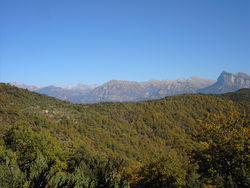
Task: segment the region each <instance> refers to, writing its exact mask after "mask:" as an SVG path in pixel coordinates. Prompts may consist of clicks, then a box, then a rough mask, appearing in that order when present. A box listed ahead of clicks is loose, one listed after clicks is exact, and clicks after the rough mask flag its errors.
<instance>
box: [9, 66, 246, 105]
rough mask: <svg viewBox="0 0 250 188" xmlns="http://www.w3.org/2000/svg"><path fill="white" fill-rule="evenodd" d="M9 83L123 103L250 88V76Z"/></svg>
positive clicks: (60, 95) (80, 98)
mask: <svg viewBox="0 0 250 188" xmlns="http://www.w3.org/2000/svg"><path fill="white" fill-rule="evenodd" d="M11 85H14V86H16V87H20V88H25V89H29V90H31V91H35V92H38V93H41V94H46V95H49V96H52V97H55V98H58V99H61V100H68V101H71V102H73V103H94V102H106V101H119V102H123V101H139V100H149V99H159V98H163V97H165V96H170V95H177V94H183V93H197V92H199V93H226V92H231V91H236V90H239V89H241V88H249V87H250V76H249V75H247V74H245V73H237V74H232V73H228V72H226V71H223V72H222V73H221V74H220V76H219V78H218V79H217V81H214V80H208V79H203V78H198V77H191V78H189V79H184V78H180V79H177V80H154V79H151V80H148V81H145V82H131V81H122V80H111V81H109V82H107V83H105V84H103V85H100V86H97V85H85V84H77V85H74V86H71V87H68V88H61V87H55V86H47V87H37V86H29V85H25V84H22V83H18V82H13V83H11Z"/></svg>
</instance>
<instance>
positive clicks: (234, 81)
mask: <svg viewBox="0 0 250 188" xmlns="http://www.w3.org/2000/svg"><path fill="white" fill-rule="evenodd" d="M241 88H250V76H249V75H247V74H245V73H242V72H240V73H236V74H232V73H229V72H226V71H223V72H222V73H221V74H220V76H219V78H218V79H217V82H215V83H214V84H213V85H211V86H208V87H206V88H203V89H200V90H198V92H200V93H227V92H232V91H236V90H239V89H241Z"/></svg>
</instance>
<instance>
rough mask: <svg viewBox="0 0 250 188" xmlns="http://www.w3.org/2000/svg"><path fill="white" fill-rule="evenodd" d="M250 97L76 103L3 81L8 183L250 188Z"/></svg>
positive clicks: (1, 139)
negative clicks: (235, 186)
mask: <svg viewBox="0 0 250 188" xmlns="http://www.w3.org/2000/svg"><path fill="white" fill-rule="evenodd" d="M249 95H250V89H242V90H240V91H237V92H233V93H228V94H222V95H214V94H209V95H208V94H183V95H177V96H171V97H165V98H163V99H158V100H150V101H140V102H123V103H121V102H106V103H95V104H72V103H70V102H67V101H61V100H58V99H55V98H52V97H48V96H46V95H42V94H38V93H34V92H30V91H28V90H25V89H19V88H16V87H13V86H10V85H8V84H3V83H1V84H0V130H1V131H0V132H1V133H0V146H1V147H0V165H1V166H0V180H1V181H0V182H2V184H1V186H2V187H4V186H6V187H8V186H9V185H10V184H11V185H12V186H16V185H19V186H20V185H26V186H30V187H39V186H40V187H45V186H47V187H49V186H52V187H75V186H76V187H77V186H80V187H194V186H205V185H214V186H223V187H228V186H229V185H237V186H239V187H247V186H248V185H249V179H248V178H249V176H248V175H247V174H249V173H247V172H249V166H248V164H249V163H248V162H249V157H248V156H249V148H248V147H249V117H250V114H249V109H250V103H249ZM220 159H223V160H224V159H226V160H228V164H231V162H233V166H232V165H228V164H227V163H226V164H224V163H223V161H221V160H220ZM7 161H10V162H7ZM209 161H210V162H209ZM11 169H12V170H11ZM13 169H14V170H13ZM228 169H230V170H229V171H228ZM211 172H213V173H211ZM191 174H192V175H191ZM239 175H240V176H239ZM229 180H230V181H229Z"/></svg>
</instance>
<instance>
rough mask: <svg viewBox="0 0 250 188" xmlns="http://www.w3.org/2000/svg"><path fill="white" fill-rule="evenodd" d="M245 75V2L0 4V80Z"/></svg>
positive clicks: (248, 56) (12, 0) (248, 7)
mask: <svg viewBox="0 0 250 188" xmlns="http://www.w3.org/2000/svg"><path fill="white" fill-rule="evenodd" d="M223 70H227V71H228V72H232V73H235V72H245V73H247V74H250V1H249V0H188V1H187V0H35V1H34V0H29V1H28V0H22V1H20V0H1V1H0V82H12V81H19V82H22V83H25V84H32V85H39V86H45V85H57V86H62V87H66V86H68V85H72V84H76V83H85V84H102V83H104V82H106V81H108V80H133V81H145V80H148V79H152V78H154V79H159V80H163V79H177V78H180V77H182V78H188V77H191V76H198V77H203V78H209V79H217V77H218V76H219V74H220V73H221V72H222V71H223Z"/></svg>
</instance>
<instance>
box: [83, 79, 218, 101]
mask: <svg viewBox="0 0 250 188" xmlns="http://www.w3.org/2000/svg"><path fill="white" fill-rule="evenodd" d="M214 82H215V81H213V80H208V79H202V78H198V77H191V78H189V79H183V78H182V79H178V80H149V81H146V82H131V81H121V80H112V81H109V82H107V83H105V84H103V85H101V86H99V87H97V88H95V89H93V90H92V91H90V92H89V93H86V95H84V96H83V97H82V99H81V101H80V102H82V103H84V102H87V103H93V102H104V101H120V102H122V101H139V100H149V99H159V98H162V97H165V96H170V95H176V94H182V93H195V92H196V91H197V89H200V88H204V87H207V86H209V85H211V84H213V83H214Z"/></svg>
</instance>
